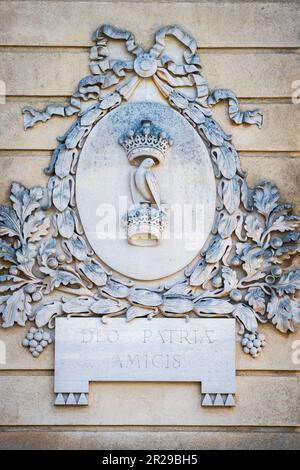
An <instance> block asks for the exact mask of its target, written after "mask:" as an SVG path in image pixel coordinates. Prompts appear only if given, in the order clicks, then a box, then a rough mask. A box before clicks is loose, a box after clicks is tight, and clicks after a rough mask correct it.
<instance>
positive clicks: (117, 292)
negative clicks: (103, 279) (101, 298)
mask: <svg viewBox="0 0 300 470" xmlns="http://www.w3.org/2000/svg"><path fill="white" fill-rule="evenodd" d="M129 292H130V288H129V287H128V286H126V285H124V284H121V283H119V282H115V281H113V280H112V279H108V281H107V284H106V286H105V287H104V288H103V289H101V293H102V294H103V295H109V296H110V297H115V298H116V299H125V298H126V297H128V295H129Z"/></svg>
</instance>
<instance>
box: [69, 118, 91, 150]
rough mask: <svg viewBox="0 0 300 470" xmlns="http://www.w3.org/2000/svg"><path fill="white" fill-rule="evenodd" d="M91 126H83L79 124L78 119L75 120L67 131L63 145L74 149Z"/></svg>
mask: <svg viewBox="0 0 300 470" xmlns="http://www.w3.org/2000/svg"><path fill="white" fill-rule="evenodd" d="M90 130H91V126H88V127H83V126H81V125H80V121H77V122H76V123H75V125H74V126H72V127H71V128H70V129H69V131H67V135H66V139H65V146H66V147H67V149H74V148H75V147H76V146H77V145H78V144H79V146H80V142H81V141H82V140H83V139H84V138H85V137H86V136H87V135H88V134H89V132H90Z"/></svg>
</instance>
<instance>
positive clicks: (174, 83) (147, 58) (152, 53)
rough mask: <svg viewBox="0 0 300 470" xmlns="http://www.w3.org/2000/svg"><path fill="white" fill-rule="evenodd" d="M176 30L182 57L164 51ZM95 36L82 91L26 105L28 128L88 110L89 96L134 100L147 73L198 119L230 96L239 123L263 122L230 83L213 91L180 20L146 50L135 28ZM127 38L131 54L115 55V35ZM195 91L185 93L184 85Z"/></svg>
mask: <svg viewBox="0 0 300 470" xmlns="http://www.w3.org/2000/svg"><path fill="white" fill-rule="evenodd" d="M167 36H172V37H173V38H175V39H177V41H179V42H180V43H181V44H182V45H183V46H184V51H183V56H182V60H181V63H176V60H175V59H173V58H172V57H170V55H167V54H164V52H165V50H166V38H167ZM93 40H94V42H95V43H96V45H94V46H92V47H91V50H90V70H91V75H88V76H86V77H84V78H83V79H82V80H80V82H79V84H78V87H77V90H76V92H75V93H74V94H73V95H72V96H71V97H70V101H69V103H68V105H66V106H64V105H59V104H54V103H51V104H49V105H48V106H47V107H46V109H45V110H43V111H38V110H35V109H34V108H30V107H27V108H25V109H23V114H24V127H25V129H27V128H29V127H33V126H34V125H35V124H36V123H37V122H40V121H42V122H45V121H47V120H48V119H50V118H51V117H52V116H53V115H57V116H71V115H74V114H78V113H79V112H80V111H81V110H82V106H83V102H85V101H88V100H103V101H104V103H103V106H104V107H105V102H107V103H109V106H110V107H111V105H112V103H114V101H115V105H116V106H117V105H118V104H120V102H121V100H122V98H123V99H126V100H128V99H129V97H130V96H131V94H132V92H133V91H134V89H135V88H136V86H137V85H138V84H139V83H140V81H141V80H143V79H149V78H152V80H153V81H154V83H155V85H156V86H157V87H158V89H159V90H160V92H161V93H162V95H163V96H164V97H165V98H167V99H168V100H169V102H170V103H171V105H172V106H173V107H175V108H177V109H179V110H181V111H183V113H184V114H185V115H186V117H187V118H190V119H191V120H192V121H193V122H194V123H197V124H201V122H202V121H203V119H204V118H205V116H210V115H211V109H210V108H211V106H213V105H215V104H216V103H218V102H219V101H220V100H229V110H228V111H229V117H230V119H231V120H232V121H234V122H235V123H236V124H241V123H248V124H257V125H258V126H259V127H260V126H261V124H262V115H261V113H260V112H259V111H258V110H253V111H243V112H242V111H239V105H238V100H237V98H236V96H235V94H234V93H233V92H232V91H230V90H226V89H216V90H214V91H212V92H211V93H209V89H208V86H207V81H206V79H205V78H204V77H203V75H202V74H201V65H200V59H199V57H198V55H197V54H196V52H197V43H196V41H195V39H193V38H192V37H191V36H190V35H189V34H187V33H186V32H185V31H183V30H182V29H181V28H180V27H179V26H174V25H171V26H166V27H164V28H162V29H160V30H159V31H157V32H156V33H155V43H154V45H153V46H152V47H151V49H150V50H149V51H147V52H146V51H144V50H143V48H142V47H140V46H139V45H137V44H136V42H135V37H134V35H133V34H132V33H131V32H130V31H126V30H121V29H117V28H115V27H113V26H110V25H103V26H101V27H99V28H98V29H97V30H96V31H95V33H94V35H93ZM110 40H119V41H120V40H121V41H124V42H125V47H126V49H127V51H128V53H129V54H130V55H131V56H132V58H131V59H128V60H127V59H126V60H124V59H115V58H111V57H110V51H109V41H110ZM186 88H189V89H190V90H192V91H194V94H193V96H191V93H188V94H186V93H184V91H183V90H184V89H186ZM104 89H110V93H109V94H107V95H104V96H103V97H102V96H101V91H102V90H104Z"/></svg>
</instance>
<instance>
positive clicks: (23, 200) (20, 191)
mask: <svg viewBox="0 0 300 470" xmlns="http://www.w3.org/2000/svg"><path fill="white" fill-rule="evenodd" d="M42 198H43V189H42V188H41V187H39V186H35V187H34V188H31V189H27V188H25V186H23V185H22V184H20V183H13V184H12V185H11V195H10V200H11V201H12V203H13V208H14V210H15V212H16V214H17V216H18V218H19V220H20V222H21V223H23V222H24V221H25V220H26V219H27V217H29V216H30V215H31V214H32V213H33V211H35V210H36V209H38V208H39V207H40V200H41V199H42Z"/></svg>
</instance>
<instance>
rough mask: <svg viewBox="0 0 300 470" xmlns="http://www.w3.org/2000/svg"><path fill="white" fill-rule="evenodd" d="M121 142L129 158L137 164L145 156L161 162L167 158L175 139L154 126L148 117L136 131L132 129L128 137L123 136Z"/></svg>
mask: <svg viewBox="0 0 300 470" xmlns="http://www.w3.org/2000/svg"><path fill="white" fill-rule="evenodd" d="M119 143H120V144H121V145H122V146H123V147H124V149H125V152H126V153H127V158H128V160H129V162H130V163H131V164H133V165H137V164H138V163H139V162H140V160H141V158H144V157H151V158H153V160H155V161H156V162H157V163H161V162H163V161H164V160H165V158H166V153H167V150H168V148H169V147H170V146H171V145H173V141H172V140H171V139H170V138H169V137H168V136H167V134H166V133H165V132H161V131H159V130H158V129H156V128H154V126H153V124H152V121H150V120H146V119H145V120H143V121H142V122H141V126H140V127H139V128H138V129H137V130H136V131H133V130H131V131H129V132H128V135H127V137H123V138H121V139H120V140H119Z"/></svg>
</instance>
